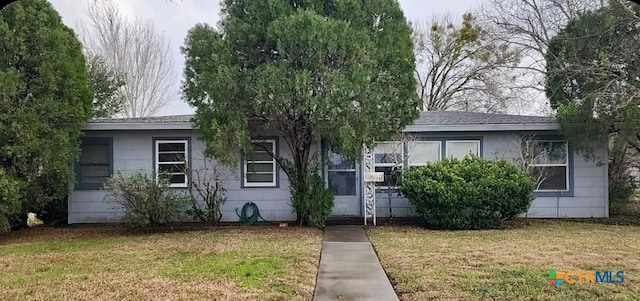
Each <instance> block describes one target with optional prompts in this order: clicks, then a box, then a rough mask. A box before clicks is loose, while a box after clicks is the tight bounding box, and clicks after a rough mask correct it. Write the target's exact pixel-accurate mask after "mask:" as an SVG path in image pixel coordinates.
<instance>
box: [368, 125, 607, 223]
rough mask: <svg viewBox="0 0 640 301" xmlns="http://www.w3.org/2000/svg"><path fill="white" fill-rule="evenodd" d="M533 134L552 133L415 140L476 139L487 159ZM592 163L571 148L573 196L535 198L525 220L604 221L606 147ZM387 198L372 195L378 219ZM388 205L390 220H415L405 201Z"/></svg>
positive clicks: (504, 154)
mask: <svg viewBox="0 0 640 301" xmlns="http://www.w3.org/2000/svg"><path fill="white" fill-rule="evenodd" d="M522 134H528V135H530V134H533V135H536V136H540V137H542V136H546V135H554V133H553V132H537V133H533V132H519V133H516V132H480V133H477V132H476V133H473V132H469V133H441V134H433V135H431V134H426V133H424V134H420V136H419V138H418V139H430V138H454V139H455V138H480V139H481V140H482V143H481V156H483V157H485V158H487V159H499V158H506V159H508V160H510V159H513V158H514V157H515V152H516V151H518V148H519V145H520V142H519V140H518V138H517V135H522ZM596 149H597V151H596V153H595V154H594V155H595V156H596V157H597V158H596V159H595V160H586V159H585V158H584V156H582V155H581V154H578V153H576V152H575V151H573V150H572V149H571V148H570V149H569V150H570V152H572V158H573V160H572V161H573V162H572V164H571V165H570V166H569V170H570V171H572V173H571V175H570V177H572V181H573V196H554V197H541V196H539V197H537V198H536V199H535V200H534V201H533V203H532V205H531V208H530V209H529V211H528V212H527V214H526V216H527V217H536V218H568V217H572V218H579V217H608V216H609V209H608V208H609V201H608V191H607V181H608V180H607V158H608V154H607V149H606V145H604V144H603V145H602V146H601V147H598V148H596ZM388 203H389V197H388V195H387V193H386V192H380V193H377V194H376V214H377V216H378V217H387V216H388V215H389V206H388ZM391 204H392V209H393V216H394V217H405V216H415V212H414V211H413V209H412V208H411V206H410V204H409V201H408V200H407V199H405V198H402V197H398V196H397V195H395V194H394V195H393V196H392V197H391Z"/></svg>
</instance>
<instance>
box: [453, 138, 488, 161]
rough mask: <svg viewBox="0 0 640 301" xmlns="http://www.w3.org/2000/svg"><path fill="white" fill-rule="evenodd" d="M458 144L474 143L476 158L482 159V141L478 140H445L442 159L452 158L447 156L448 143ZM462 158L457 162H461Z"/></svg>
mask: <svg viewBox="0 0 640 301" xmlns="http://www.w3.org/2000/svg"><path fill="white" fill-rule="evenodd" d="M459 142H466V143H469V142H474V143H476V144H477V154H476V156H477V157H482V141H481V140H480V139H445V142H444V158H447V159H451V158H452V157H451V156H450V155H449V143H459ZM462 159H464V158H458V160H462Z"/></svg>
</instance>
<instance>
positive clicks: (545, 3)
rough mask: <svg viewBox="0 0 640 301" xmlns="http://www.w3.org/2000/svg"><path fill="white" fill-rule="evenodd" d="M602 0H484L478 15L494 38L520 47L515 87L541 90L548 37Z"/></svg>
mask: <svg viewBox="0 0 640 301" xmlns="http://www.w3.org/2000/svg"><path fill="white" fill-rule="evenodd" d="M606 2H607V1H604V0H487V1H486V2H485V4H484V5H483V6H482V7H481V9H480V12H479V19H480V20H481V23H482V24H483V26H485V27H486V28H488V29H489V32H490V33H491V34H492V35H493V36H494V39H497V40H500V41H502V42H504V43H508V44H510V45H512V46H513V47H516V48H518V49H519V50H520V56H521V57H522V60H521V63H520V64H518V65H516V66H513V67H512V68H511V71H512V72H513V73H512V75H513V76H514V78H517V79H519V80H518V81H515V82H514V88H515V89H520V90H522V89H528V90H533V91H529V92H530V93H531V92H533V94H532V95H533V96H535V94H536V93H535V92H537V94H538V95H539V94H540V93H544V78H545V74H546V72H547V69H546V64H545V53H546V52H547V49H548V47H549V42H550V41H551V39H552V38H553V37H554V36H555V35H556V34H557V33H558V32H559V31H560V30H561V29H562V28H564V26H566V25H567V23H568V22H569V20H571V19H574V18H576V17H578V16H580V15H581V14H583V13H585V12H587V11H591V10H594V9H597V8H599V7H602V6H603V5H606Z"/></svg>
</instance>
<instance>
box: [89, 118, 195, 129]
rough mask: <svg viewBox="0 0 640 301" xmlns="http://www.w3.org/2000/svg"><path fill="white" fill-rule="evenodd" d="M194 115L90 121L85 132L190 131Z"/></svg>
mask: <svg viewBox="0 0 640 301" xmlns="http://www.w3.org/2000/svg"><path fill="white" fill-rule="evenodd" d="M194 116H195V115H173V116H152V117H134V118H104V119H102V118H101V119H92V120H90V121H89V122H88V123H87V124H86V125H85V127H84V129H85V130H109V131H114V130H190V129H192V128H193V127H192V124H191V118H193V117H194Z"/></svg>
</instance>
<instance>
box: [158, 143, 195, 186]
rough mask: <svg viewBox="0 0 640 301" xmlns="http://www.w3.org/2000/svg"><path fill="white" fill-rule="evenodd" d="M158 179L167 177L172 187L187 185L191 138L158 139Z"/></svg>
mask: <svg viewBox="0 0 640 301" xmlns="http://www.w3.org/2000/svg"><path fill="white" fill-rule="evenodd" d="M155 147H156V154H155V161H156V168H155V174H156V179H157V178H158V177H161V176H162V177H167V179H169V182H170V183H171V185H170V187H187V186H188V184H189V179H188V177H187V167H188V162H187V159H188V153H189V140H186V139H181V140H156V145H155Z"/></svg>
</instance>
